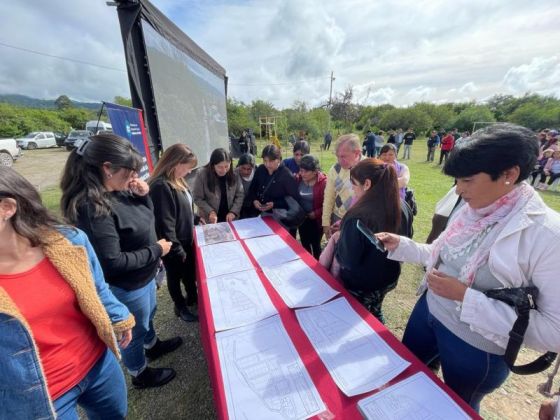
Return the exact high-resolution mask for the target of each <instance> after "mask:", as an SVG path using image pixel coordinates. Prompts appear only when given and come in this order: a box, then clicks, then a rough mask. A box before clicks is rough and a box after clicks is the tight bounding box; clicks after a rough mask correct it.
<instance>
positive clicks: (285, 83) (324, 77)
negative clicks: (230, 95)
mask: <svg viewBox="0 0 560 420" xmlns="http://www.w3.org/2000/svg"><path fill="white" fill-rule="evenodd" d="M327 78H329V79H330V76H321V77H316V78H315V79H307V80H296V81H293V82H280V83H228V86H282V85H297V84H300V83H309V82H315V81H317V80H324V79H327Z"/></svg>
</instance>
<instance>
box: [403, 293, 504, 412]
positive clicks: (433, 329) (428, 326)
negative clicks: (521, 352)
mask: <svg viewBox="0 0 560 420" xmlns="http://www.w3.org/2000/svg"><path fill="white" fill-rule="evenodd" d="M402 342H403V344H404V345H405V346H406V347H408V349H409V350H410V351H411V352H412V353H414V355H415V356H416V357H418V358H419V359H420V360H421V361H422V362H423V363H425V364H429V363H431V362H433V361H434V360H436V359H438V358H439V360H440V362H441V370H442V373H443V379H444V382H445V383H446V384H447V385H448V386H449V387H450V388H451V389H452V390H453V391H455V392H456V393H457V395H459V396H460V397H461V398H462V399H463V400H464V401H465V402H466V403H467V404H469V405H470V406H471V407H472V408H473V409H474V410H476V411H477V412H478V410H479V408H480V402H481V401H482V398H484V397H485V396H486V395H487V394H489V393H491V392H492V391H494V390H495V389H497V388H498V387H500V385H502V383H504V381H505V380H506V378H507V376H508V375H509V368H508V366H507V364H506V362H505V361H504V357H503V356H498V355H496V354H492V353H487V352H485V351H482V350H479V349H477V348H476V347H473V346H471V345H470V344H467V343H466V342H465V341H463V340H462V339H460V338H459V337H457V336H456V335H455V334H453V333H452V332H451V331H449V330H448V329H447V328H446V327H445V326H444V325H443V324H442V323H441V322H439V321H438V320H437V319H436V318H435V317H434V316H433V315H432V314H431V313H430V310H429V308H428V302H427V301H426V293H424V294H423V295H422V297H421V298H420V299H418V302H416V306H415V307H414V309H413V311H412V314H411V315H410V318H409V320H408V323H407V325H406V329H405V331H404V336H403V340H402Z"/></svg>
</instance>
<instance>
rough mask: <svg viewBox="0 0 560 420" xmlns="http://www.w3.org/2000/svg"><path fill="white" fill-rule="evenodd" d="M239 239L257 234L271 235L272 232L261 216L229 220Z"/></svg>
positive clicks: (254, 236) (253, 236)
mask: <svg viewBox="0 0 560 420" xmlns="http://www.w3.org/2000/svg"><path fill="white" fill-rule="evenodd" d="M231 223H232V224H233V227H235V231H236V232H237V235H238V236H239V238H240V239H248V238H256V237H257V236H266V235H273V234H274V232H273V231H272V229H270V227H269V226H268V225H267V224H266V223H265V222H264V220H263V219H262V218H261V217H252V218H249V219H241V220H234V221H233V222H231Z"/></svg>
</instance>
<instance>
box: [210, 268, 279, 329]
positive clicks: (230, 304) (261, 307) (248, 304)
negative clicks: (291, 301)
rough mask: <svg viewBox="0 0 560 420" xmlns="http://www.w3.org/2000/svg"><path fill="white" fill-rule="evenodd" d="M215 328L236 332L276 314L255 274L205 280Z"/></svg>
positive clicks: (239, 274)
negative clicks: (235, 330)
mask: <svg viewBox="0 0 560 420" xmlns="http://www.w3.org/2000/svg"><path fill="white" fill-rule="evenodd" d="M206 285H207V287H208V294H209V297H210V306H211V308H212V317H213V318H214V328H215V329H216V331H222V330H227V329H230V328H236V327H240V326H243V325H247V324H252V323H254V322H257V321H260V320H261V319H265V318H268V317H270V316H272V315H275V314H277V313H278V311H277V310H276V308H275V307H274V305H273V304H272V302H271V301H270V298H269V297H268V294H267V293H266V290H265V288H264V286H263V284H262V282H261V279H260V278H259V276H258V275H257V273H256V271H255V270H249V271H240V272H238V273H230V274H225V275H223V276H218V277H212V278H209V279H207V280H206Z"/></svg>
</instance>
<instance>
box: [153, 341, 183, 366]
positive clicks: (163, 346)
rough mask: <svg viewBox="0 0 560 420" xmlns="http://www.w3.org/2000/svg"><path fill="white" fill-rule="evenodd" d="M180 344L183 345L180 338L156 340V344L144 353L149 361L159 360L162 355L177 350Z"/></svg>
mask: <svg viewBox="0 0 560 420" xmlns="http://www.w3.org/2000/svg"><path fill="white" fill-rule="evenodd" d="M181 344H183V339H182V338H181V337H174V338H170V339H169V340H163V341H162V340H160V339H159V338H158V339H157V341H156V344H154V346H153V347H152V348H151V349H146V350H144V352H145V354H146V358H147V359H148V360H149V361H153V360H156V359H159V358H160V357H161V356H163V355H164V354H167V353H171V352H172V351H174V350H177V349H178V348H179V346H180V345H181Z"/></svg>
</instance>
